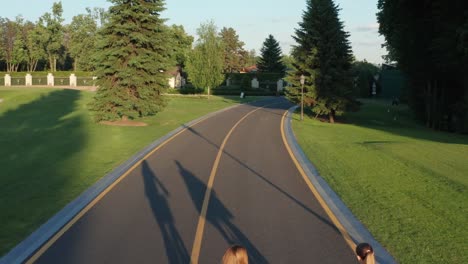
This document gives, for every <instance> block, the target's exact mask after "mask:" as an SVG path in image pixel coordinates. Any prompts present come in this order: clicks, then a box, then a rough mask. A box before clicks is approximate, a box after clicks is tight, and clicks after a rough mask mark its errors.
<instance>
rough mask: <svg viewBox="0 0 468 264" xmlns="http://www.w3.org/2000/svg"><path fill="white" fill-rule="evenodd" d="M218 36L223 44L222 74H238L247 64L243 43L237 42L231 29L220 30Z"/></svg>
mask: <svg viewBox="0 0 468 264" xmlns="http://www.w3.org/2000/svg"><path fill="white" fill-rule="evenodd" d="M219 36H220V38H221V40H222V42H223V47H224V50H223V57H224V72H225V73H231V72H239V71H240V70H241V69H242V68H243V67H244V66H245V65H246V62H247V59H248V58H247V56H248V52H247V51H245V50H244V42H242V41H240V40H239V36H238V35H237V32H236V31H235V30H234V29H233V28H226V27H224V28H222V29H221V32H219Z"/></svg>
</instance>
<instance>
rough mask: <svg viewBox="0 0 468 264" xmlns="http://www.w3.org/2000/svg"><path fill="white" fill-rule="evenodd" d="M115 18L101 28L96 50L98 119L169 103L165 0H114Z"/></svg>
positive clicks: (141, 112) (133, 113)
mask: <svg viewBox="0 0 468 264" xmlns="http://www.w3.org/2000/svg"><path fill="white" fill-rule="evenodd" d="M111 2H112V3H113V4H114V5H113V6H111V7H110V9H109V22H108V23H106V24H105V25H104V27H103V29H102V30H101V32H100V36H99V39H98V41H97V50H98V51H97V52H96V54H95V57H96V61H95V67H96V75H97V77H98V84H99V86H100V87H99V89H98V90H97V93H96V96H95V100H94V103H93V104H92V109H93V110H94V111H95V117H96V120H98V121H100V120H115V119H119V118H122V119H126V118H131V119H132V118H137V117H141V116H147V115H152V114H155V113H157V112H159V111H161V110H162V109H163V107H164V106H165V105H166V104H165V100H164V98H163V96H162V93H163V92H164V91H165V89H166V87H167V86H168V84H167V76H166V73H165V71H166V70H167V68H168V67H169V65H170V59H171V58H170V55H171V52H170V48H169V46H168V45H169V43H168V42H167V41H166V39H167V37H168V32H167V27H166V26H165V25H164V19H162V18H161V17H160V13H161V12H162V11H163V10H164V1H162V0H161V1H138V0H133V1H128V0H111Z"/></svg>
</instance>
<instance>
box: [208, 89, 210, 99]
mask: <svg viewBox="0 0 468 264" xmlns="http://www.w3.org/2000/svg"><path fill="white" fill-rule="evenodd" d="M208 99H210V87H208Z"/></svg>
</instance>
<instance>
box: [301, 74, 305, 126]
mask: <svg viewBox="0 0 468 264" xmlns="http://www.w3.org/2000/svg"><path fill="white" fill-rule="evenodd" d="M304 82H305V76H304V74H302V75H301V121H302V120H304Z"/></svg>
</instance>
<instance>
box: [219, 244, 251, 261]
mask: <svg viewBox="0 0 468 264" xmlns="http://www.w3.org/2000/svg"><path fill="white" fill-rule="evenodd" d="M248 263H249V257H248V256H247V249H245V247H243V246H239V245H234V246H232V247H230V248H228V249H227V250H226V253H224V256H223V264H248Z"/></svg>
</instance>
